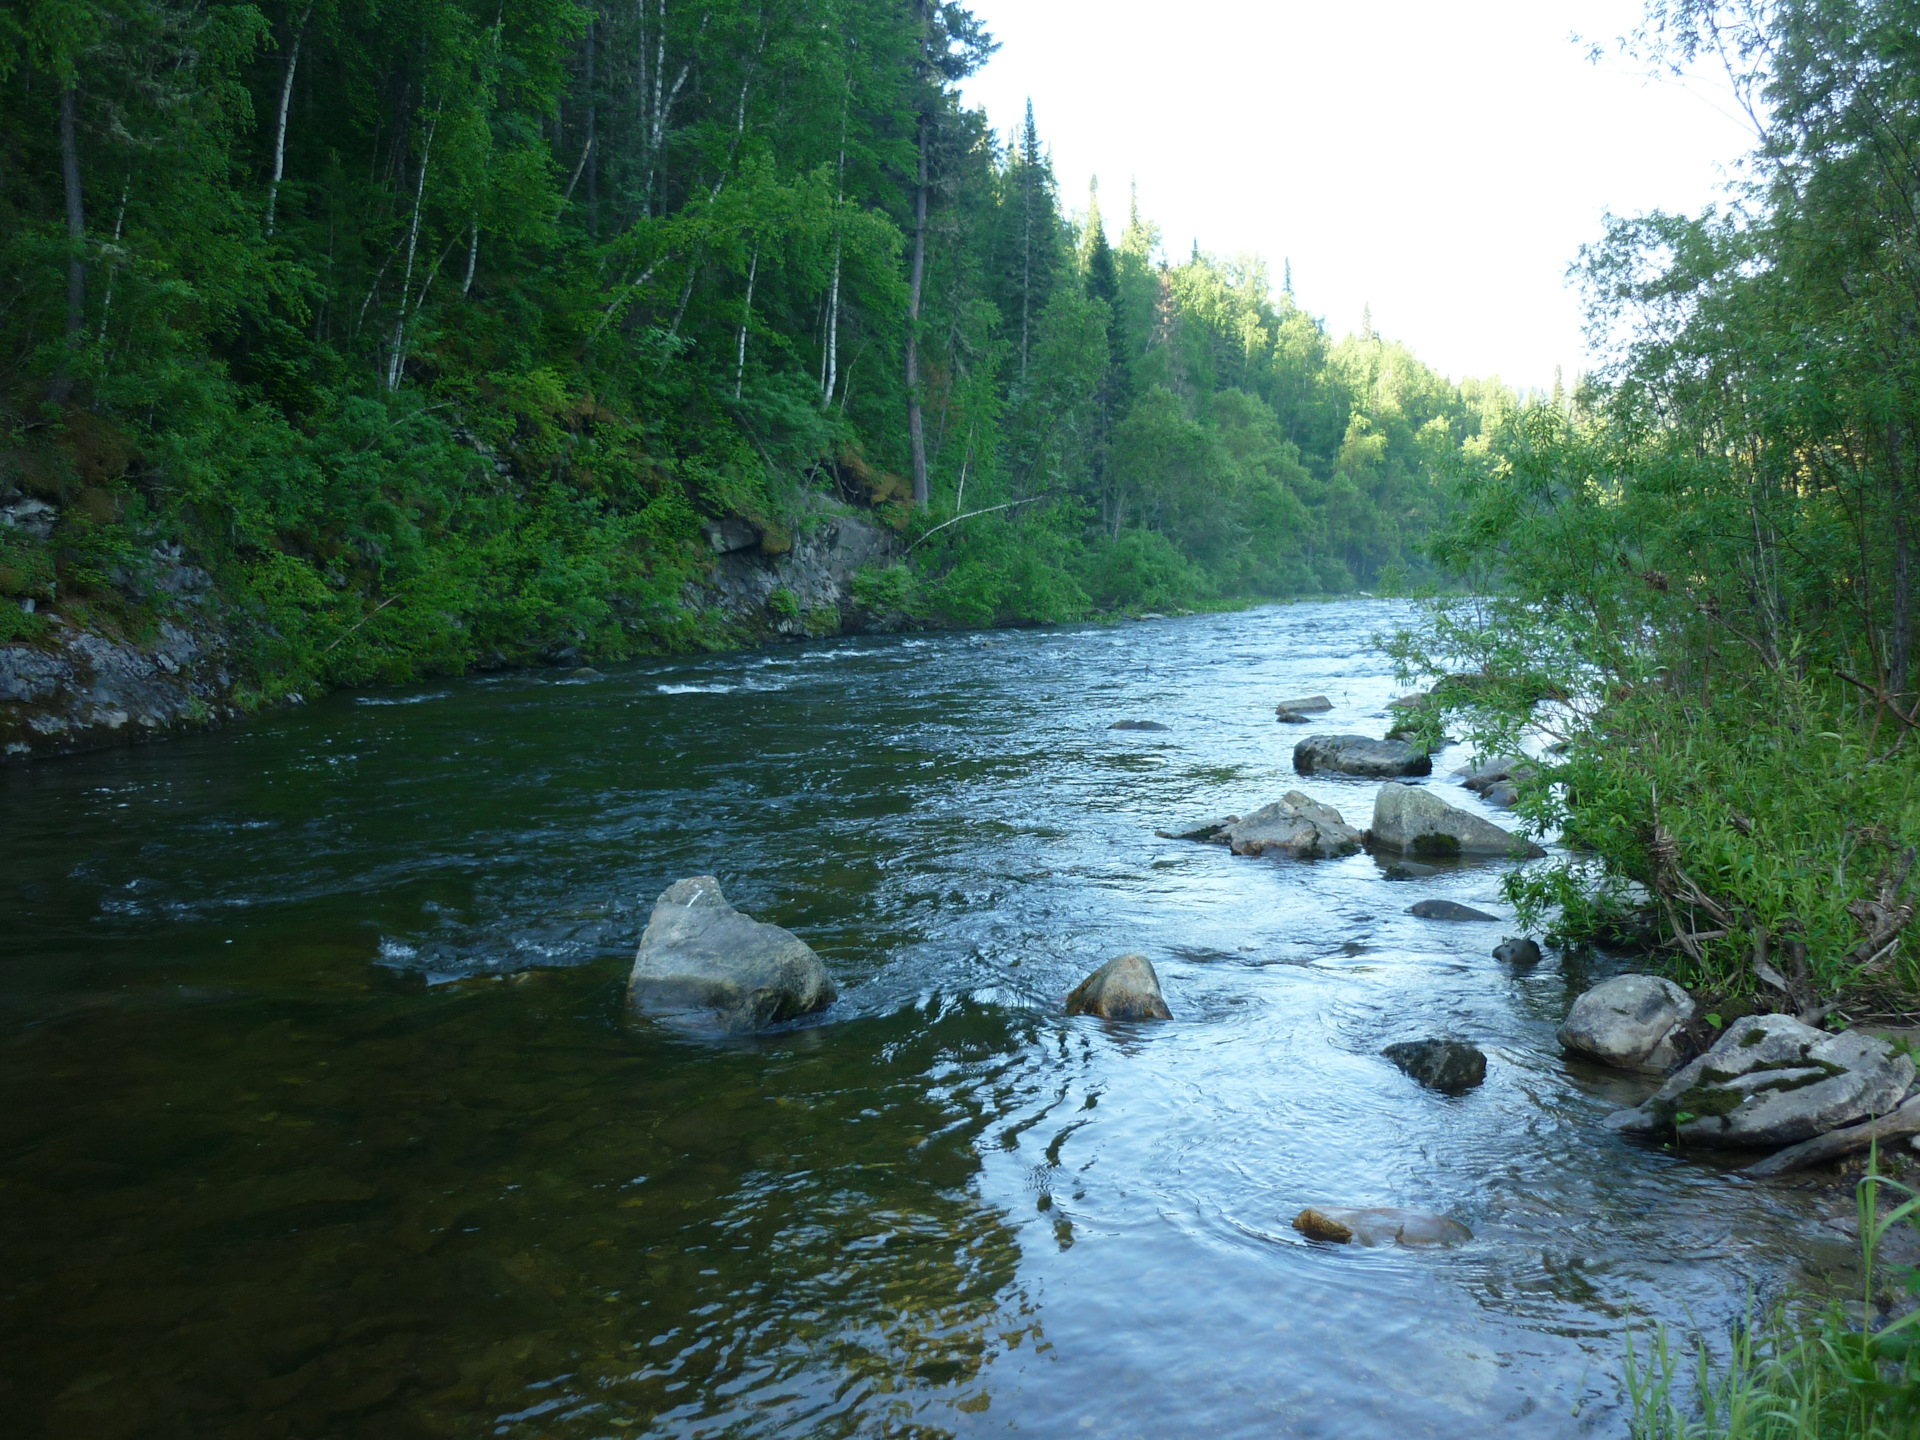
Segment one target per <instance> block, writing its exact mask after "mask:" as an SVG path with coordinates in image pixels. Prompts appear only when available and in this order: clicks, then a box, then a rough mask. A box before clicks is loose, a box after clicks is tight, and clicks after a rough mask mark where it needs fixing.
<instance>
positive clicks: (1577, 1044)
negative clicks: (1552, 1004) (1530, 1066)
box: [1560, 975, 1693, 1075]
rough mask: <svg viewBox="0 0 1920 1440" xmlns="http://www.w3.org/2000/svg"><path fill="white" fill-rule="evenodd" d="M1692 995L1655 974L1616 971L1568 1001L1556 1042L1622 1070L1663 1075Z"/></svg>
mask: <svg viewBox="0 0 1920 1440" xmlns="http://www.w3.org/2000/svg"><path fill="white" fill-rule="evenodd" d="M1692 1018H1693V1001H1692V999H1691V998H1690V997H1689V996H1688V995H1687V992H1686V991H1684V990H1682V989H1681V988H1680V987H1679V986H1678V985H1676V984H1674V983H1673V981H1671V980H1667V979H1663V978H1661V977H1660V976H1657V975H1616V976H1614V977H1613V978H1612V979H1611V980H1605V981H1602V982H1601V983H1600V984H1598V985H1596V986H1594V987H1593V988H1592V989H1591V990H1589V991H1587V992H1586V993H1585V994H1584V995H1582V996H1581V997H1580V998H1579V999H1578V1000H1575V1001H1574V1002H1573V1008H1572V1009H1571V1010H1569V1011H1568V1012H1567V1018H1566V1023H1564V1024H1563V1025H1561V1027H1560V1043H1561V1044H1562V1045H1564V1046H1566V1048H1567V1049H1569V1050H1571V1051H1572V1052H1573V1053H1574V1054H1576V1055H1584V1056H1586V1057H1587V1058H1588V1059H1590V1060H1598V1061H1599V1062H1600V1063H1601V1064H1603V1065H1613V1066H1617V1067H1619V1068H1620V1069H1622V1070H1644V1071H1647V1072H1649V1073H1651V1074H1656V1075H1664V1074H1665V1073H1666V1072H1667V1071H1668V1070H1671V1069H1672V1068H1673V1066H1674V1065H1675V1064H1676V1063H1677V1062H1678V1061H1679V1059H1680V1050H1679V1041H1680V1037H1681V1032H1682V1029H1683V1027H1684V1026H1685V1025H1686V1023H1687V1021H1689V1020H1691V1019H1692Z"/></svg>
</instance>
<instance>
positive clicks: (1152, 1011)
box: [1067, 955, 1173, 1020]
mask: <svg viewBox="0 0 1920 1440" xmlns="http://www.w3.org/2000/svg"><path fill="white" fill-rule="evenodd" d="M1067 1014H1069V1015H1098V1016H1099V1017H1100V1018H1101V1019H1103V1020H1171V1019H1172V1018H1173V1012H1172V1011H1171V1010H1169V1009H1167V1001H1166V997H1165V996H1163V995H1162V994H1161V993H1160V977H1159V976H1158V975H1156V974H1154V973H1153V963H1152V962H1151V961H1150V960H1148V959H1147V957H1146V956H1144V955H1116V956H1115V957H1114V958H1113V959H1111V960H1109V961H1107V963H1106V964H1104V965H1102V966H1101V967H1100V968H1099V969H1098V970H1096V971H1094V972H1093V973H1092V974H1091V975H1089V976H1088V977H1087V978H1086V979H1084V980H1082V981H1081V982H1080V983H1079V984H1078V985H1077V986H1075V987H1074V991H1073V993H1072V994H1071V995H1069V996H1067Z"/></svg>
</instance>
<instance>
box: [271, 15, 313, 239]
mask: <svg viewBox="0 0 1920 1440" xmlns="http://www.w3.org/2000/svg"><path fill="white" fill-rule="evenodd" d="M312 16H313V7H312V6H311V5H309V6H307V8H306V9H304V10H302V11H301V12H300V23H299V24H298V25H296V26H295V27H294V30H293V46H292V48H291V49H289V50H288V51H287V70H286V74H284V75H282V76H281V77H280V116H279V119H278V120H277V121H276V122H275V124H274V129H273V179H272V180H271V181H269V182H268V184H267V234H268V235H269V236H271V235H272V234H273V212H274V209H275V207H276V206H277V205H278V204H279V201H280V177H281V176H282V175H283V174H285V173H286V164H287V110H288V107H289V106H291V104H292V103H293V72H294V71H295V70H297V69H298V68H299V66H300V42H301V41H302V40H304V39H306V37H307V21H308V20H309V19H310V18H312Z"/></svg>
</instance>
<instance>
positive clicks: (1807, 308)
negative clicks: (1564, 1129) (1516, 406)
mask: <svg viewBox="0 0 1920 1440" xmlns="http://www.w3.org/2000/svg"><path fill="white" fill-rule="evenodd" d="M1916 15H1920V12H1917V11H1916V10H1915V8H1914V7H1913V6H1912V5H1910V4H1905V3H1867V0H1847V3H1840V4H1830V3H1825V0H1779V3H1764V4H1762V3H1755V4H1748V3H1738V4H1721V3H1715V0H1662V3H1658V4H1656V5H1655V6H1653V7H1652V9H1651V10H1650V20H1649V22H1648V24H1647V26H1646V27H1645V28H1644V29H1643V30H1642V31H1641V32H1640V34H1639V36H1638V41H1639V43H1640V45H1641V46H1642V53H1643V54H1645V55H1646V56H1647V57H1649V58H1650V59H1652V60H1653V61H1655V62H1657V63H1667V64H1676V65H1684V64H1688V63H1692V62H1693V61H1695V60H1698V59H1707V60H1709V61H1711V63H1713V64H1714V65H1715V66H1716V67H1717V66H1720V65H1722V64H1724V65H1725V67H1726V69H1727V73H1728V74H1729V75H1730V76H1732V77H1733V80H1734V83H1735V92H1736V94H1737V96H1738V97H1739V99H1740V101H1741V102H1742V104H1743V105H1744V107H1745V109H1746V113H1747V114H1748V115H1749V116H1750V117H1751V118H1752V119H1753V121H1754V124H1755V125H1756V127H1757V134H1758V137H1759V143H1758V145H1757V147H1756V148H1755V150H1754V152H1753V154H1752V156H1751V158H1750V161H1749V163H1748V166H1747V170H1746V177H1747V178H1746V180H1745V182H1744V183H1743V184H1742V185H1741V186H1740V187H1739V188H1738V189H1737V190H1736V191H1735V193H1734V194H1733V195H1732V197H1731V198H1730V201H1729V203H1728V204H1727V205H1726V206H1725V207H1724V208H1720V209H1716V210H1711V211H1709V212H1707V213H1705V214H1702V215H1698V216H1692V217H1687V216H1676V215H1661V214H1655V215H1650V216H1646V217H1642V218H1638V219H1632V220H1615V221H1613V222H1611V223H1610V224H1609V226H1608V228H1607V230H1606V233H1605V235H1604V236H1603V238H1601V239H1600V240H1599V241H1597V242H1596V243H1595V244H1593V245H1592V246H1591V247H1589V248H1588V249H1587V251H1586V252H1585V254H1584V256H1583V260H1582V264H1581V266H1580V275H1581V278H1582V279H1583V280H1584V282H1585V285H1586V287H1587V295H1588V299H1589V305H1590V311H1589V313H1590V317H1591V322H1592V325H1593V327H1594V330H1595V332H1596V334H1599V335H1602V336H1606V337H1611V339H1612V344H1613V358H1612V361H1611V363H1610V365H1609V367H1608V368H1607V369H1606V371H1605V372H1604V373H1603V374H1602V375H1601V376H1599V377H1598V379H1597V380H1595V381H1594V382H1592V383H1589V384H1587V385H1585V386H1583V387H1581V388H1580V389H1579V390H1578V391H1577V392H1576V393H1575V394H1574V395H1572V396H1570V397H1568V399H1567V400H1566V402H1565V403H1563V404H1561V405H1536V406H1532V407H1529V408H1526V409H1523V410H1519V411H1516V412H1513V413H1510V414H1506V415H1503V416H1501V417H1500V418H1499V420H1498V422H1497V424H1495V425H1494V426H1493V427H1492V429H1491V432H1490V434H1489V437H1488V441H1487V443H1486V445H1485V447H1484V450H1483V451H1481V452H1480V453H1478V454H1476V455H1473V456H1470V457H1467V459H1468V462H1469V463H1462V464H1460V465H1459V466H1458V468H1457V472H1456V480H1455V497H1456V498H1455V504H1456V508H1455V509H1454V510H1453V511H1452V512H1451V513H1450V514H1449V515H1448V517H1447V519H1446V521H1445V523H1444V524H1443V526H1442V527H1441V528H1440V529H1439V531H1438V532H1437V533H1436V534H1435V535H1434V537H1433V539H1432V542H1431V553H1432V555H1433V556H1434V557H1435V559H1436V560H1437V561H1439V562H1440V563H1441V564H1443V565H1444V566H1445V567H1446V568H1448V569H1449V570H1450V571H1452V572H1453V573H1454V574H1456V575H1457V576H1459V577H1461V578H1462V579H1463V580H1465V581H1468V582H1470V583H1471V585H1472V587H1473V588H1474V589H1475V591H1476V592H1477V593H1479V594H1481V595H1484V596H1488V597H1490V598H1486V599H1474V600H1453V601H1446V602H1442V603H1439V604H1437V605H1436V606H1434V608H1433V609H1432V611H1431V615H1430V623H1429V624H1428V625H1427V626H1425V627H1424V629H1422V630H1420V631H1418V632H1417V633H1409V634H1407V635H1403V636H1401V637H1400V638H1399V640H1398V641H1397V642H1396V643H1397V646H1398V651H1399V655H1400V657H1401V659H1402V661H1403V663H1404V664H1405V665H1406V666H1407V668H1408V670H1409V673H1414V672H1419V673H1424V674H1429V675H1436V676H1437V675H1441V674H1444V673H1447V672H1448V671H1457V670H1460V669H1462V668H1463V666H1464V668H1465V670H1467V671H1471V672H1473V673H1472V677H1471V681H1470V683H1469V682H1467V681H1462V682H1460V683H1455V684H1453V685H1450V686H1448V687H1446V688H1445V689H1444V691H1443V692H1442V694H1441V696H1440V698H1441V700H1442V701H1443V702H1444V706H1437V707H1435V716H1434V718H1435V719H1436V720H1437V717H1438V713H1439V710H1440V709H1442V708H1448V707H1450V708H1452V709H1453V710H1454V711H1455V713H1456V714H1458V715H1459V716H1461V721H1460V722H1458V723H1462V724H1464V726H1465V728H1467V729H1468V730H1471V731H1472V732H1473V733H1474V734H1475V736H1476V738H1477V739H1478V740H1479V742H1480V743H1481V744H1482V745H1485V746H1488V747H1493V748H1496V749H1499V750H1501V751H1503V752H1504V753H1512V747H1514V746H1516V745H1518V744H1520V743H1521V740H1522V737H1523V733H1524V732H1525V731H1527V730H1528V728H1529V727H1531V726H1534V725H1535V724H1538V725H1539V726H1540V728H1542V729H1544V730H1545V731H1546V732H1547V733H1546V735H1545V736H1544V739H1545V740H1547V741H1549V742H1551V743H1552V745H1553V749H1552V750H1551V751H1550V752H1549V753H1548V755H1547V757H1546V760H1545V762H1543V765H1542V769H1541V772H1540V774H1539V775H1538V776H1537V777H1536V779H1535V781H1534V782H1533V783H1532V784H1531V786H1530V787H1528V788H1527V792H1526V794H1525V795H1524V797H1523V799H1522V802H1521V809H1522V812H1523V813H1524V814H1525V815H1526V816H1527V818H1528V819H1529V820H1531V821H1532V822H1533V823H1534V824H1535V825H1536V826H1539V827H1555V828H1558V829H1560V830H1561V831H1562V833H1563V834H1564V836H1565V838H1566V840H1567V842H1568V844H1569V846H1570V847H1571V849H1572V852H1573V858H1572V859H1571V860H1569V861H1567V862H1565V863H1563V864H1561V865H1559V866H1557V867H1550V868H1545V869H1539V868H1536V869H1534V870H1532V871H1529V872H1527V873H1526V874H1523V875H1518V876H1516V877H1514V879H1513V881H1512V882H1511V883H1512V890H1513V894H1514V896H1515V898H1516V899H1517V900H1519V901H1520V902H1522V904H1523V905H1524V906H1525V907H1526V913H1528V914H1529V915H1530V916H1532V917H1535V918H1542V917H1552V923H1554V924H1555V925H1556V926H1557V928H1558V929H1559V930H1560V932H1561V933H1562V934H1563V935H1565V936H1572V937H1588V936H1603V937H1610V938H1627V939H1631V940H1634V941H1637V942H1640V943H1645V944H1648V945H1651V946H1652V947H1654V948H1655V949H1657V950H1658V951H1659V952H1661V953H1662V954H1664V955H1665V956H1666V957H1667V958H1668V960H1669V961H1670V963H1671V965H1672V967H1673V969H1674V970H1675V972H1676V973H1677V975H1678V976H1679V978H1681V979H1683V980H1684V981H1685V982H1686V983H1688V984H1689V985H1692V986H1695V987H1697V988H1701V989H1704V990H1706V991H1708V992H1710V993H1713V994H1716V995H1723V996H1725V997H1726V998H1727V1001H1728V1004H1729V1006H1731V1005H1735V1004H1757V1005H1759V1006H1761V1007H1762V1008H1769V1009H1786V1010H1792V1011H1796V1012H1798V1013H1800V1014H1801V1015H1802V1016H1803V1017H1805V1018H1820V1017H1824V1016H1827V1015H1829V1014H1832V1013H1835V1012H1836V1011H1837V1012H1838V1013H1841V1014H1845V1015H1851V1016H1854V1017H1860V1016H1864V1015H1870V1014H1874V1013H1876V1012H1878V1013H1886V1012H1892V1011H1899V1012H1905V1011H1910V1010H1912V1009H1913V1008H1914V1007H1915V1005H1916V1004H1917V1003H1920V938H1917V937H1916V933H1915V929H1914V927H1913V926H1912V925H1911V923H1910V922H1911V921H1912V919H1913V912H1914V903H1915V894H1916V887H1920V875H1917V874H1916V873H1915V872H1916V869H1917V868H1920V867H1916V865H1915V849H1916V846H1920V738H1917V737H1916V736H1915V735H1914V731H1915V730H1916V728H1920V686H1917V680H1920V677H1916V674H1915V665H1916V661H1915V656H1914V653H1913V569H1914V556H1913V548H1914V538H1915V537H1914V531H1915V528H1916V524H1920V383H1917V382H1920V323H1916V318H1917V306H1920V221H1917V219H1916V217H1917V216H1920V169H1916V168H1915V166H1914V163H1913V158H1912V157H1913V156H1914V155H1915V154H1920V64H1917V63H1916V62H1920V41H1916V39H1915V36H1916V34H1920V30H1916V28H1915V23H1914V22H1915V19H1916ZM1543 694H1545V695H1552V696H1564V697H1568V698H1567V699H1566V700H1565V701H1564V702H1562V703H1553V702H1549V703H1547V704H1545V705H1540V704H1536V702H1537V701H1539V699H1540V697H1541V696H1542V695H1543Z"/></svg>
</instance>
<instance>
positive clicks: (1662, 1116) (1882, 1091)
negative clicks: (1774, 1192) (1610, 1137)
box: [1606, 1015, 1914, 1148]
mask: <svg viewBox="0 0 1920 1440" xmlns="http://www.w3.org/2000/svg"><path fill="white" fill-rule="evenodd" d="M1913 1076H1914V1067H1913V1060H1912V1059H1911V1058H1910V1057H1909V1056H1907V1055H1904V1054H1897V1053H1895V1051H1894V1048H1893V1046H1892V1044H1891V1043H1889V1042H1888V1041H1886V1040H1882V1039H1880V1038H1879V1037H1878V1036H1875V1035H1868V1034H1865V1033H1864V1032H1862V1031H1859V1030H1843V1031H1841V1033H1840V1034H1838V1035H1829V1034H1827V1033H1825V1032H1824V1031H1821V1030H1816V1029H1814V1028H1813V1027H1812V1026H1811V1025H1803V1024H1802V1023H1801V1022H1800V1021H1798V1020H1796V1019H1794V1018H1793V1017H1792V1016H1791V1015H1753V1016H1749V1017H1747V1018H1746V1019H1744V1020H1736V1021H1734V1022H1733V1024H1731V1025H1729V1026H1728V1027H1727V1028H1726V1031H1725V1033H1723V1034H1722V1035H1721V1036H1720V1038H1719V1040H1717V1041H1716V1042H1714V1046H1713V1048H1712V1049H1711V1050H1709V1051H1707V1053H1706V1054H1704V1055H1702V1056H1701V1057H1700V1058H1699V1059H1698V1060H1695V1061H1694V1062H1693V1063H1691V1064H1690V1065H1687V1066H1685V1067H1683V1068H1682V1069H1681V1070H1680V1071H1679V1073H1678V1074H1676V1075H1675V1076H1674V1077H1673V1078H1672V1079H1671V1080H1669V1081H1667V1083H1666V1084H1665V1085H1663V1086H1662V1087H1661V1088H1660V1093H1659V1094H1657V1095H1655V1096H1654V1097H1653V1098H1652V1099H1651V1100H1649V1101H1647V1103H1646V1104H1644V1105H1642V1106H1640V1107H1639V1108H1638V1109H1636V1110H1623V1111H1620V1112H1618V1113H1617V1114H1614V1115H1611V1116H1609V1117H1608V1118H1607V1122H1606V1123H1607V1125H1608V1127H1609V1128H1611V1129H1614V1130H1619V1131H1624V1132H1626V1133H1628V1134H1665V1133H1668V1132H1671V1133H1672V1134H1673V1135H1674V1136H1675V1138H1677V1139H1679V1140H1683V1141H1688V1142H1691V1143H1693V1144H1696V1145H1727V1146H1754V1147H1761V1146H1765V1147H1768V1148H1772V1147H1775V1146H1780V1145H1792V1144H1795V1143H1796V1142H1798V1141H1801V1140H1807V1139H1810V1138H1812V1137H1813V1136H1815V1135H1823V1134H1825V1133H1826V1132H1827V1131H1829V1130H1837V1129H1839V1128H1840V1127H1841V1126H1843V1125H1852V1124H1854V1123H1855V1122H1856V1121H1860V1120H1866V1119H1870V1118H1872V1117H1873V1116H1875V1115H1884V1114H1886V1113H1887V1112H1888V1111H1889V1110H1892V1109H1893V1108H1894V1107H1895V1106H1896V1105H1898V1104H1899V1103H1900V1102H1901V1100H1902V1099H1904V1098H1905V1096H1906V1093H1907V1090H1908V1087H1910V1086H1911V1085H1912V1084H1913Z"/></svg>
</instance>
